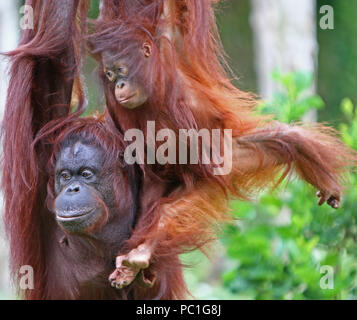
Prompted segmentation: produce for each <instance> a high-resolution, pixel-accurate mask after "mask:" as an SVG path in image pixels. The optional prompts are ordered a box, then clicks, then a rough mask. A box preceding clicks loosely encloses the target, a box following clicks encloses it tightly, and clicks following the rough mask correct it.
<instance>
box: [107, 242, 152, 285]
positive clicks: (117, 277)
mask: <svg viewBox="0 0 357 320" xmlns="http://www.w3.org/2000/svg"><path fill="white" fill-rule="evenodd" d="M151 254H152V249H151V247H150V246H148V245H147V244H146V243H143V244H141V245H140V246H138V247H137V248H135V249H133V250H131V251H130V252H129V253H128V254H126V255H123V256H118V257H117V258H116V269H115V271H114V272H113V273H112V274H111V275H110V276H109V282H110V284H111V286H112V287H114V288H117V289H122V288H124V287H126V286H128V285H130V284H131V283H132V282H133V281H134V280H135V278H136V277H137V275H138V273H139V272H140V271H142V272H140V275H139V278H140V280H141V283H142V284H143V285H145V286H149V287H151V286H153V285H154V282H155V279H156V277H155V276H154V275H152V274H151V273H149V272H144V270H143V269H146V268H148V267H149V265H150V259H151Z"/></svg>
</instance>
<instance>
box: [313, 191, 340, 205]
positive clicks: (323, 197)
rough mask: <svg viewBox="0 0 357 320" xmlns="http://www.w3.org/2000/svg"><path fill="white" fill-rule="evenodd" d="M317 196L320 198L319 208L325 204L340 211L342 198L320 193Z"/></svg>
mask: <svg viewBox="0 0 357 320" xmlns="http://www.w3.org/2000/svg"><path fill="white" fill-rule="evenodd" d="M316 196H317V197H318V198H319V203H318V204H319V206H321V205H322V204H324V203H325V202H326V203H327V204H328V205H329V206H330V207H332V208H334V209H338V208H339V207H340V204H341V196H339V195H332V194H329V193H327V192H322V191H318V192H317V193H316Z"/></svg>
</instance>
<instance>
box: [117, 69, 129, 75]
mask: <svg viewBox="0 0 357 320" xmlns="http://www.w3.org/2000/svg"><path fill="white" fill-rule="evenodd" d="M118 72H119V74H120V75H121V76H126V75H127V74H128V68H126V67H119V69H118Z"/></svg>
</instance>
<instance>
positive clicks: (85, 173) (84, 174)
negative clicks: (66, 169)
mask: <svg viewBox="0 0 357 320" xmlns="http://www.w3.org/2000/svg"><path fill="white" fill-rule="evenodd" d="M92 176H93V173H92V172H91V171H90V170H87V169H86V170H83V171H82V177H83V178H86V179H89V178H90V177H92Z"/></svg>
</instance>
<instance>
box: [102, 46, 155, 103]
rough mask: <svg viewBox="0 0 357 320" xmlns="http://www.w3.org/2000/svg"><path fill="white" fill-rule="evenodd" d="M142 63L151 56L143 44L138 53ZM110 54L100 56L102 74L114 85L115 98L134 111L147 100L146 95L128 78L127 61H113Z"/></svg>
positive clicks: (142, 89) (139, 86)
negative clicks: (102, 67) (142, 60)
mask: <svg viewBox="0 0 357 320" xmlns="http://www.w3.org/2000/svg"><path fill="white" fill-rule="evenodd" d="M140 54H141V55H142V59H145V60H144V62H146V61H147V60H149V58H150V55H151V46H150V45H149V44H147V43H144V44H143V47H142V50H141V52H140ZM113 56H115V55H114V54H113V53H111V52H104V53H103V54H102V61H103V66H104V73H105V75H106V77H107V78H108V80H109V81H110V82H113V83H114V84H115V98H116V100H117V101H118V102H119V103H120V104H121V105H122V106H123V107H125V108H128V109H135V108H137V107H140V106H142V105H143V104H144V103H145V102H146V101H147V99H148V94H147V92H146V90H145V89H144V88H143V86H142V85H141V84H140V83H139V81H137V79H134V77H132V78H130V70H129V67H128V63H127V59H125V58H122V59H118V60H115V59H113Z"/></svg>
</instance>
